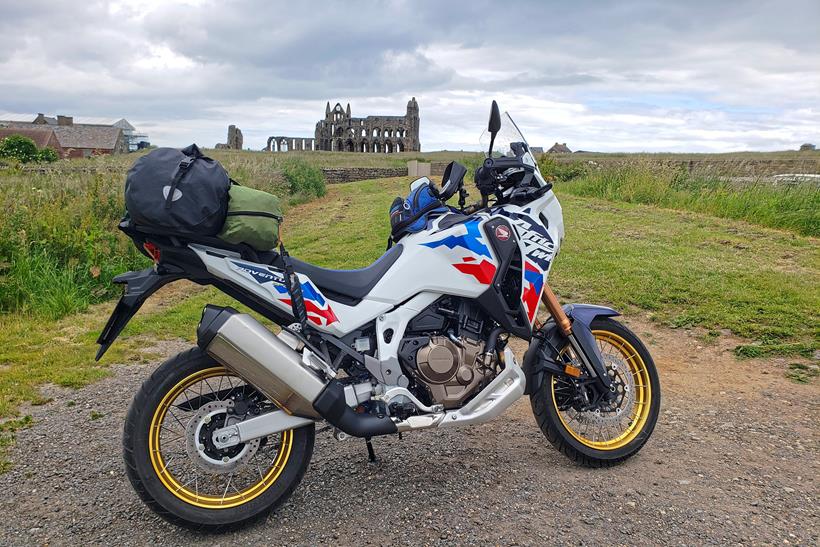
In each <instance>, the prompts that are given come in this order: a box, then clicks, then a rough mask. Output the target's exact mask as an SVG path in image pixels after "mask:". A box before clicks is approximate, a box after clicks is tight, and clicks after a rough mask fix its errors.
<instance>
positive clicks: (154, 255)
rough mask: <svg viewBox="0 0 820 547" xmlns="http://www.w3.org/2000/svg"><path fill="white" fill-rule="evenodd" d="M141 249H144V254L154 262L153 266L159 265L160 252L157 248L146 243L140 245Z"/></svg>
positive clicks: (148, 242)
mask: <svg viewBox="0 0 820 547" xmlns="http://www.w3.org/2000/svg"><path fill="white" fill-rule="evenodd" d="M142 248H143V249H145V252H146V253H148V256H150V257H151V259H152V260H153V261H154V264H159V259H160V256H161V254H160V251H159V247H157V246H156V245H154V244H153V243H151V242H150V241H146V242H145V243H143V244H142Z"/></svg>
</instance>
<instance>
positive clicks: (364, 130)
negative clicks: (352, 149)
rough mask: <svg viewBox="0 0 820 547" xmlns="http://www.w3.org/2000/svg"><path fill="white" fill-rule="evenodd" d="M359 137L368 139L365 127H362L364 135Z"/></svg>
mask: <svg viewBox="0 0 820 547" xmlns="http://www.w3.org/2000/svg"><path fill="white" fill-rule="evenodd" d="M359 136H360V137H366V136H367V129H365V128H364V127H362V134H361V135H359Z"/></svg>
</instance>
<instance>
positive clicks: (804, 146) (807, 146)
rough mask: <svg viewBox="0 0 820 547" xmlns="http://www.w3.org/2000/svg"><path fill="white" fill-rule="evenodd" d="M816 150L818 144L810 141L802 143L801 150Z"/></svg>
mask: <svg viewBox="0 0 820 547" xmlns="http://www.w3.org/2000/svg"><path fill="white" fill-rule="evenodd" d="M814 150H817V147H816V146H814V145H813V144H811V143H808V142H807V143H806V144H802V145H800V151H801V152H812V151H814Z"/></svg>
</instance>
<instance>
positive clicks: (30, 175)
mask: <svg viewBox="0 0 820 547" xmlns="http://www.w3.org/2000/svg"><path fill="white" fill-rule="evenodd" d="M271 156H272V154H262V153H259V154H248V153H241V152H239V153H227V154H224V157H223V158H222V159H224V160H225V166H226V168H227V169H228V171H229V172H230V173H231V175H232V176H233V178H234V179H236V180H238V181H239V182H241V183H242V184H246V185H248V186H251V187H254V188H258V189H260V190H265V191H268V192H272V193H274V194H278V195H280V196H281V197H285V198H287V196H288V195H289V194H290V192H289V190H288V187H287V182H286V181H285V179H284V178H283V177H282V176H281V172H280V171H279V167H280V165H279V164H278V163H277V162H275V161H273V158H271ZM135 159H136V157H135V156H134V155H127V156H120V157H111V158H95V159H93V160H90V161H82V160H79V161H65V162H59V163H58V164H57V165H56V166H55V168H54V169H51V168H50V169H48V170H47V171H46V172H42V173H41V172H37V171H25V170H21V169H17V168H7V169H3V170H0V211H2V214H1V216H0V313H8V312H19V313H27V314H32V315H35V316H41V317H46V318H51V319H57V318H60V317H63V316H65V315H68V314H71V313H74V312H78V311H82V310H84V309H85V308H86V307H87V306H88V305H89V304H93V303H96V302H101V301H104V300H107V299H110V298H112V297H114V296H116V295H118V294H119V293H120V291H121V289H120V288H119V287H117V286H114V285H113V284H112V283H111V280H112V278H113V277H114V276H116V275H118V274H120V273H122V272H123V271H126V270H130V269H138V268H144V267H146V266H147V265H148V261H147V260H146V259H145V258H144V257H143V256H142V255H141V254H140V253H139V251H138V250H137V249H136V248H135V247H134V245H133V243H132V242H131V240H130V239H128V238H127V237H126V236H125V235H124V234H122V233H121V232H119V230H117V224H118V223H119V221H120V219H121V218H122V216H123V214H124V212H125V204H124V199H123V188H124V181H125V172H126V171H127V167H128V166H130V164H131V163H132V162H133V161H134V160H135ZM300 165H301V164H300ZM304 167H305V169H308V170H310V172H311V174H313V175H315V173H316V172H318V174H319V177H321V171H319V170H318V169H317V168H316V167H314V166H312V165H307V164H305V165H304ZM78 168H79V169H81V170H80V171H78ZM293 170H294V172H295V175H294V176H297V175H299V168H298V166H297V167H296V168H294V169H293ZM303 178H304V177H303ZM313 178H315V176H314V177H313ZM311 180H313V179H311ZM320 182H321V183H322V185H321V188H318V187H317V188H312V190H313V192H312V193H311V194H310V196H309V197H308V196H302V197H301V200H302V201H305V200H308V199H310V198H312V197H314V196H315V195H316V194H318V193H321V192H320V191H321V190H323V188H324V186H323V182H324V181H323V179H322V180H320ZM285 201H286V202H287V201H288V200H287V199H286V200H285Z"/></svg>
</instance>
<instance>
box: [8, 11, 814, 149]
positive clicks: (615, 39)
mask: <svg viewBox="0 0 820 547" xmlns="http://www.w3.org/2000/svg"><path fill="white" fill-rule="evenodd" d="M2 11H3V13H2V16H0V74H2V75H3V78H2V79H0V111H9V112H17V113H30V114H25V117H30V116H31V115H32V114H33V113H36V112H48V113H57V112H59V113H63V114H69V115H71V114H74V115H75V116H77V117H82V116H85V117H101V118H109V119H117V118H119V117H127V118H128V119H129V120H131V121H132V122H134V123H136V124H138V126H139V127H140V129H141V130H143V131H145V132H147V133H149V135H150V136H151V138H152V140H153V141H154V142H155V143H158V144H169V145H184V144H188V143H190V142H193V141H196V142H199V143H201V144H205V145H213V144H214V143H216V142H219V141H223V140H224V138H225V135H224V134H225V132H226V127H227V125H228V124H229V123H235V124H237V125H238V126H239V127H241V128H242V130H243V132H244V134H245V137H246V138H245V142H246V145H248V146H251V147H254V148H261V147H262V146H263V145H264V144H265V140H266V137H267V135H274V134H276V135H282V134H286V135H305V136H310V135H312V133H313V128H314V125H315V122H316V120H317V119H319V118H320V117H321V116H322V115H323V113H324V105H325V102H326V101H327V100H331V101H332V102H335V101H336V100H340V101H342V103H343V104H344V103H346V102H348V101H349V102H350V103H351V108H352V109H353V113H354V115H367V114H382V113H384V114H402V113H403V112H404V108H405V104H406V102H407V100H408V99H409V97H410V96H416V97H417V98H418V100H419V104H420V107H421V118H422V122H421V128H422V135H421V140H422V145H423V147H424V149H425V150H434V149H441V148H450V149H459V148H476V147H477V139H478V135H479V134H480V133H481V130H482V128H483V126H484V124H485V119H486V115H487V109H488V106H489V101H490V100H491V99H492V98H496V99H498V100H499V102H500V103H501V105H502V108H506V109H508V110H510V112H511V113H513V115H514V117H515V119H516V121H517V122H518V123H519V125H520V126H521V127H522V129H524V131H525V133H526V134H527V136H528V139H529V140H530V142H531V143H532V144H536V145H539V144H540V145H549V144H551V143H552V142H554V141H560V142H567V143H568V144H569V145H570V146H571V147H573V148H583V149H587V150H608V151H610V150H631V151H638V150H652V151H654V150H672V151H677V150H692V151H698V150H702V151H721V150H726V151H729V150H739V149H785V148H795V147H796V146H797V145H799V144H800V143H802V142H805V141H810V142H817V141H819V140H820V113H819V112H818V110H817V107H816V105H818V104H820V35H818V33H817V29H816V26H817V21H818V20H820V2H817V1H816V0H793V1H788V2H773V1H769V0H746V1H741V2H719V3H715V2H711V1H707V0H688V1H687V2H685V3H673V2H661V1H657V2H654V1H650V0H622V1H620V2H617V3H600V2H588V1H583V0H580V1H578V2H574V3H569V4H568V3H566V2H538V1H531V2H516V1H510V2H507V3H504V4H499V3H498V2H493V1H490V0H475V1H472V2H466V1H464V2H447V3H441V2H432V1H427V2H404V1H394V2H372V1H366V0H351V1H347V2H336V3H327V4H325V3H323V4H315V3H301V4H300V3H293V2H284V1H281V0H279V1H269V0H240V1H236V2H214V1H199V0H191V1H187V2H184V3H180V2H174V3H169V2H164V1H162V0H147V1H144V2H140V3H139V4H134V3H133V2H123V1H116V2H92V3H86V4H82V5H70V6H69V5H63V4H59V3H58V4H54V3H52V2H46V1H45V0H30V1H29V2H19V3H12V4H9V5H6V4H4V6H3V8H2ZM0 116H2V117H6V115H0Z"/></svg>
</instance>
